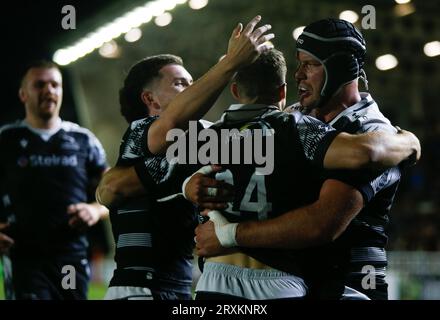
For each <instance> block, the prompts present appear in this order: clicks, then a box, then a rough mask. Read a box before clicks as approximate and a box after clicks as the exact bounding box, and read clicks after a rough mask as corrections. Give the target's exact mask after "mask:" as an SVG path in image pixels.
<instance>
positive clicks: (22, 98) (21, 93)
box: [18, 88, 27, 103]
mask: <svg viewBox="0 0 440 320" xmlns="http://www.w3.org/2000/svg"><path fill="white" fill-rule="evenodd" d="M18 97H19V98H20V101H21V102H23V103H25V102H26V99H27V94H26V91H25V90H23V88H20V89H19V90H18Z"/></svg>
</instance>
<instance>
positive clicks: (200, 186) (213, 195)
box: [182, 165, 234, 210]
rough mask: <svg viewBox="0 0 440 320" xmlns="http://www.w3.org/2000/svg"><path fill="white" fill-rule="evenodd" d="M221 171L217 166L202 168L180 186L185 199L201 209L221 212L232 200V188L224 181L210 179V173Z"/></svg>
mask: <svg viewBox="0 0 440 320" xmlns="http://www.w3.org/2000/svg"><path fill="white" fill-rule="evenodd" d="M220 171H222V167H221V166H219V165H210V166H205V167H202V168H201V169H200V170H198V171H197V172H196V173H195V174H193V175H192V176H191V177H189V178H188V179H187V180H186V181H185V182H184V185H183V186H182V191H183V194H184V196H185V198H186V199H187V200H189V201H191V202H192V203H194V204H196V205H198V206H199V207H201V208H203V209H211V210H222V209H225V208H227V206H228V205H227V202H230V201H233V200H234V187H233V186H232V185H230V184H229V183H226V182H224V181H219V180H216V179H214V178H211V177H210V176H209V175H210V174H212V173H216V172H220Z"/></svg>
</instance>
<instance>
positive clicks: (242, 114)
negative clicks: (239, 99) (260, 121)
mask: <svg viewBox="0 0 440 320" xmlns="http://www.w3.org/2000/svg"><path fill="white" fill-rule="evenodd" d="M273 110H278V111H279V110H280V109H279V108H278V107H275V106H272V105H267V104H233V105H231V106H230V107H229V108H228V109H227V110H226V111H225V112H224V113H223V115H222V117H221V119H220V121H221V122H231V121H243V120H246V119H253V118H255V117H260V116H262V115H263V114H265V113H266V112H268V111H273Z"/></svg>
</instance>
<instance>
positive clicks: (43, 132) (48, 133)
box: [21, 118, 62, 141]
mask: <svg viewBox="0 0 440 320" xmlns="http://www.w3.org/2000/svg"><path fill="white" fill-rule="evenodd" d="M61 122H62V121H61V118H58V119H57V121H56V123H55V126H54V127H53V128H51V129H38V128H34V127H32V126H31V125H30V124H29V123H28V122H27V121H26V120H23V121H22V122H21V123H22V125H23V126H25V127H26V128H28V129H29V130H30V131H32V132H33V133H35V134H36V135H39V136H40V137H41V139H43V140H44V141H48V140H49V139H50V137H52V136H53V135H54V134H55V133H57V132H58V130H60V129H61Z"/></svg>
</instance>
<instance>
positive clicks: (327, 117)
mask: <svg viewBox="0 0 440 320" xmlns="http://www.w3.org/2000/svg"><path fill="white" fill-rule="evenodd" d="M359 101H361V95H360V94H359V91H358V89H357V83H355V82H352V83H350V84H347V85H345V86H344V87H342V88H341V90H340V91H339V92H338V93H337V94H336V95H334V96H333V97H332V98H331V99H330V100H329V101H328V102H327V103H326V104H325V105H324V106H323V107H321V108H319V109H317V110H316V117H317V118H318V119H320V120H322V121H324V122H326V123H328V122H330V121H332V120H333V119H334V118H335V117H336V116H337V115H338V114H340V113H341V112H342V111H344V110H345V109H347V108H350V107H351V106H352V105H354V104H356V103H358V102H359Z"/></svg>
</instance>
